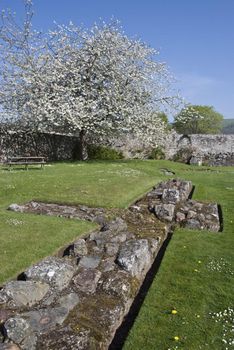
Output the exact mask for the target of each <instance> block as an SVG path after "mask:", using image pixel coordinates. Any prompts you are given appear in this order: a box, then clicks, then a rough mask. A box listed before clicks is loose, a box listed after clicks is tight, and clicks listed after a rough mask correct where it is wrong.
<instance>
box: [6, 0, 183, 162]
mask: <svg viewBox="0 0 234 350" xmlns="http://www.w3.org/2000/svg"><path fill="white" fill-rule="evenodd" d="M25 6H26V18H25V20H24V23H23V25H22V26H20V25H19V24H18V23H16V19H15V18H14V16H12V14H11V12H7V13H3V15H2V26H1V30H0V45H1V46H0V67H1V68H0V90H1V93H0V105H1V112H2V116H3V117H6V118H8V119H9V117H10V118H11V119H12V120H13V121H14V123H16V122H17V123H18V124H19V125H20V126H21V127H24V128H29V129H30V130H39V131H43V132H45V131H46V132H51V131H53V132H54V131H57V132H65V133H68V132H72V133H73V134H79V138H80V145H81V147H80V149H81V158H82V159H83V158H85V154H86V152H85V149H86V148H85V145H86V137H87V135H88V136H90V135H92V136H93V137H99V138H100V137H102V136H104V135H105V136H106V135H109V136H111V135H115V136H117V135H118V134H119V133H127V132H132V133H134V134H136V136H138V137H142V138H145V139H147V140H148V141H149V142H151V141H152V140H154V142H155V140H160V138H163V132H164V128H165V126H164V123H163V122H162V119H161V118H158V117H157V115H155V114H152V111H155V110H156V111H157V110H162V105H167V106H174V105H175V101H177V97H173V96H172V95H171V94H170V87H171V81H172V79H171V76H170V74H169V72H168V69H167V66H166V65H165V64H164V63H161V62H158V61H156V60H155V57H156V55H157V54H158V53H157V52H156V51H155V50H154V49H152V48H150V47H148V46H147V45H146V44H144V43H142V42H141V41H140V40H135V39H134V40H133V39H130V38H128V37H127V36H126V35H124V34H123V32H122V31H121V29H120V27H119V24H118V23H117V22H111V23H110V24H105V23H103V24H101V25H94V26H93V27H92V28H91V29H90V30H85V29H84V28H81V27H77V26H75V25H74V24H73V23H70V24H69V25H68V26H65V25H57V26H56V28H55V29H54V30H53V31H49V32H48V33H46V34H41V33H38V32H36V31H34V30H32V25H31V19H32V16H33V11H32V5H31V1H29V0H27V1H26V5H25Z"/></svg>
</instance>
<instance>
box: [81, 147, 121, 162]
mask: <svg viewBox="0 0 234 350" xmlns="http://www.w3.org/2000/svg"><path fill="white" fill-rule="evenodd" d="M88 157H89V159H99V160H116V159H123V154H122V152H119V151H116V150H115V149H113V148H110V147H105V146H96V145H89V146H88Z"/></svg>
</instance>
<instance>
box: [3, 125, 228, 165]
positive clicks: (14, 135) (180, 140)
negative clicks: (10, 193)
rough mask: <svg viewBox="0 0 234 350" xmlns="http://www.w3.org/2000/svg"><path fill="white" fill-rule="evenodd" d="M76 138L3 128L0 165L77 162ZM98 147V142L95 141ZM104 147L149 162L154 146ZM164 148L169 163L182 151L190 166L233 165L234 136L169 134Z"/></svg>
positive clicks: (125, 141) (127, 142)
mask: <svg viewBox="0 0 234 350" xmlns="http://www.w3.org/2000/svg"><path fill="white" fill-rule="evenodd" d="M78 143H79V139H78V137H77V136H72V135H62V134H52V133H50V134H49V133H47V134H46V133H32V132H23V131H14V130H7V129H4V128H3V127H0V162H3V161H4V160H5V159H6V158H7V157H14V156H27V155H28V156H43V157H45V158H46V159H47V160H48V161H54V160H69V159H74V158H75V157H76V153H77V146H78ZM96 143H97V144H99V142H98V141H96ZM101 143H102V144H104V145H106V146H109V147H112V148H114V149H116V150H117V151H121V152H122V153H123V155H124V157H125V158H130V159H131V158H148V157H149V155H150V154H151V151H152V149H153V148H154V147H156V145H155V144H149V143H148V144H146V143H144V142H142V141H141V140H139V139H138V138H136V137H135V136H134V135H127V136H125V137H122V138H120V137H118V139H108V140H102V142H101ZM161 147H162V148H163V149H164V153H165V156H166V159H174V156H175V155H176V154H177V152H178V151H180V150H181V149H184V148H185V149H186V148H188V149H190V150H191V154H192V156H191V159H190V163H191V164H205V165H232V166H233V165H234V135H220V134H218V135H202V134H197V135H180V134H177V133H176V132H175V131H172V132H170V133H168V135H167V137H166V138H165V140H164V142H163V144H162V145H161Z"/></svg>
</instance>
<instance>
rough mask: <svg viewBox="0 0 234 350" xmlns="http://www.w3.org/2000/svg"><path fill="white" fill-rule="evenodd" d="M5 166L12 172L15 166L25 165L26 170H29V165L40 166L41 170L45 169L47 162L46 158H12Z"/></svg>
mask: <svg viewBox="0 0 234 350" xmlns="http://www.w3.org/2000/svg"><path fill="white" fill-rule="evenodd" d="M5 164H6V165H7V166H8V167H9V169H10V170H11V168H12V167H13V166H15V165H24V167H25V169H26V170H28V166H29V165H40V166H41V169H43V168H44V165H45V164H46V161H45V157H10V158H8V159H7V160H6V162H5Z"/></svg>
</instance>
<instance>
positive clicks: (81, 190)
mask: <svg viewBox="0 0 234 350" xmlns="http://www.w3.org/2000/svg"><path fill="white" fill-rule="evenodd" d="M161 167H167V168H169V169H171V170H174V171H175V172H176V176H177V177H181V178H183V179H186V180H192V181H193V183H194V184H195V186H196V188H195V192H194V196H193V198H195V199H200V200H205V201H214V202H218V203H219V204H221V206H222V210H223V217H224V230H223V232H222V233H218V234H217V233H208V232H199V231H189V230H182V229H180V230H176V231H175V233H174V235H173V237H172V239H171V241H170V243H169V245H168V248H167V251H166V253H165V255H164V258H163V261H162V264H161V266H160V269H159V272H158V274H157V276H156V278H155V279H154V281H153V283H152V285H151V288H150V290H149V293H148V295H147V297H146V299H145V301H144V303H143V306H142V308H141V310H140V313H139V316H138V318H137V319H136V321H135V324H134V326H133V328H132V330H131V332H130V334H129V337H128V339H127V341H126V343H125V345H124V349H125V350H126V349H128V350H132V349H134V350H135V349H139V350H140V349H144V350H152V349H157V350H167V349H170V350H172V349H173V350H174V349H184V350H199V349H207V350H212V349H215V350H220V349H233V345H230V344H226V343H224V342H223V341H222V340H224V341H229V339H232V340H233V332H231V328H230V327H231V325H230V322H231V319H232V327H233V317H234V315H233V309H228V307H231V308H232V307H233V273H234V268H233V264H234V261H233V256H234V251H233V233H234V224H233V222H234V168H231V167H230V168H228V167H227V168H224V167H222V168H210V169H211V170H208V171H206V169H208V168H206V167H191V166H187V165H184V164H179V163H173V162H168V161H140V160H133V161H116V162H87V163H79V162H77V163H54V164H51V166H46V167H45V170H44V171H43V170H37V169H30V170H28V171H24V170H13V171H10V172H9V171H7V170H4V168H2V169H1V170H0V254H1V273H0V282H3V281H5V280H7V279H9V278H12V277H14V276H16V275H17V273H19V272H21V271H22V270H23V269H25V268H26V267H27V266H28V265H30V264H31V263H33V262H35V261H37V260H39V259H41V258H42V257H44V256H47V255H49V254H52V253H54V252H56V251H57V250H58V249H59V248H60V247H61V246H63V245H64V244H66V243H68V242H70V241H72V240H74V239H75V237H77V236H78V235H80V234H81V233H84V232H87V231H89V230H91V229H92V228H93V227H94V226H93V225H92V224H90V223H86V222H82V221H75V220H66V219H62V218H55V217H46V216H36V215H31V214H19V213H13V212H9V211H7V210H6V208H7V207H8V206H9V204H11V203H18V204H21V203H25V202H27V201H29V200H32V199H34V200H41V201H47V202H59V203H73V204H74V203H82V204H87V205H91V206H95V207H96V206H102V207H107V208H110V207H120V208H125V207H127V206H128V205H129V204H130V203H132V202H133V201H134V200H135V199H137V198H139V197H140V196H141V195H142V194H143V193H145V192H146V191H148V190H149V189H150V188H151V187H152V186H153V185H154V184H156V183H158V182H159V181H160V180H164V179H168V177H165V176H163V175H162V174H161V172H160V168H161ZM172 309H175V310H176V311H177V313H176V314H175V315H173V314H171V310H172ZM225 309H228V312H226V313H227V315H225V314H224V315H223V314H220V317H219V319H218V320H217V322H215V321H216V319H215V318H212V315H211V313H219V312H221V313H224V312H225ZM224 320H225V321H227V322H226V323H224ZM174 337H178V340H175V339H174ZM176 339H177V338H176Z"/></svg>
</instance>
